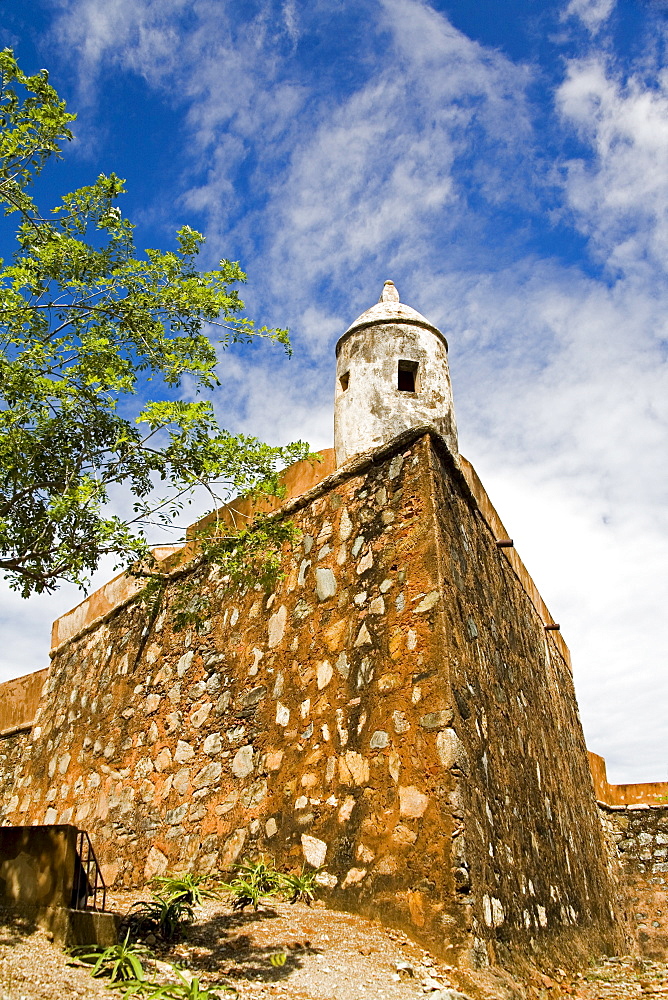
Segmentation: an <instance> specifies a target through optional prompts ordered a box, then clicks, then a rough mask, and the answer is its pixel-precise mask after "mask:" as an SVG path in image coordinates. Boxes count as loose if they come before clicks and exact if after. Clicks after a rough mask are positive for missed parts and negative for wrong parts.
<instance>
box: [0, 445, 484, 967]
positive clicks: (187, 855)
mask: <svg viewBox="0 0 668 1000" xmlns="http://www.w3.org/2000/svg"><path fill="white" fill-rule="evenodd" d="M428 447H429V445H428V439H424V440H423V441H422V442H418V443H416V444H415V445H414V446H413V447H412V448H409V449H408V450H407V451H406V453H405V454H404V453H400V454H397V455H394V456H392V457H388V459H387V460H386V461H385V462H384V463H382V464H380V465H378V466H374V465H371V468H370V470H369V471H368V472H367V473H366V474H364V475H360V476H354V477H353V478H351V479H349V480H347V481H346V482H345V483H344V484H342V486H341V488H340V489H337V490H336V491H334V492H330V493H328V494H326V495H324V496H322V497H321V498H319V499H317V500H315V501H314V502H312V503H311V504H309V506H308V507H307V508H305V509H304V510H302V511H300V512H298V513H297V514H296V515H295V521H296V523H297V524H298V526H299V527H300V528H301V530H302V533H303V535H302V540H301V542H300V543H299V544H298V545H296V546H295V548H294V550H293V551H291V552H290V553H289V554H288V555H287V556H286V566H285V569H286V575H285V578H284V579H283V580H282V582H281V583H280V584H279V585H278V586H277V588H276V589H275V591H274V592H273V593H271V594H267V593H264V592H262V591H258V590H253V589H250V590H248V591H247V592H243V593H230V592H229V589H228V587H227V586H226V584H225V582H224V581H221V580H219V579H218V575H217V570H216V569H213V570H212V571H211V572H210V573H208V575H207V578H206V579H205V580H203V581H201V582H199V583H198V584H197V586H198V587H200V586H201V587H203V588H204V590H205V592H206V593H207V594H208V597H209V601H210V615H209V616H208V620H207V621H206V622H205V623H204V626H203V628H202V630H201V631H200V633H199V634H198V633H197V632H196V631H195V630H194V629H193V630H188V631H186V632H181V633H178V632H175V631H174V630H173V628H172V627H171V613H170V607H171V606H172V602H173V599H174V596H175V595H174V594H173V593H172V594H169V595H168V597H167V602H166V607H165V609H164V610H163V611H162V612H161V613H160V615H159V616H158V618H157V620H156V622H155V623H154V626H153V629H152V631H151V634H150V635H149V636H148V637H143V635H142V631H143V629H144V626H145V623H146V615H145V612H144V610H143V608H142V607H141V606H140V605H138V604H129V605H127V606H125V607H123V608H121V609H120V610H119V613H118V615H117V616H116V617H114V618H112V619H109V620H108V621H106V622H104V623H103V624H102V625H101V626H100V627H98V628H96V629H93V630H92V631H90V632H88V633H87V634H84V635H83V636H81V637H80V638H78V639H75V640H74V641H72V642H71V643H69V644H66V645H64V646H62V647H61V648H60V650H59V652H58V653H57V655H56V656H55V658H54V660H53V663H52V668H51V673H50V676H49V683H48V688H47V692H46V696H45V698H44V701H43V704H42V707H41V711H40V715H39V718H38V720H37V725H36V727H35V729H34V730H33V734H32V743H31V744H30V745H29V746H28V747H27V748H26V751H25V753H24V755H23V764H22V768H21V771H20V774H19V776H18V780H17V782H16V787H15V789H14V792H15V797H14V803H13V804H14V806H15V809H14V812H13V814H12V819H13V822H17V823H26V822H28V823H29V822H32V823H42V822H45V823H50V822H58V823H68V822H73V823H75V824H77V825H79V826H85V827H86V828H87V829H88V830H89V832H90V834H91V837H92V839H93V843H94V844H95V847H96V851H97V853H98V855H99V857H100V859H101V861H102V863H103V866H104V870H105V873H106V875H107V877H108V879H109V880H110V881H116V882H118V883H123V884H127V885H130V884H136V883H138V882H142V881H143V880H144V879H145V878H146V877H147V876H150V875H152V874H154V873H156V872H159V871H162V870H164V869H166V868H167V867H172V868H173V867H178V866H183V865H192V866H195V867H197V868H199V869H207V868H214V867H216V866H227V865H229V864H230V863H231V862H233V861H234V860H235V859H237V858H238V857H240V856H241V855H243V854H246V853H248V852H250V851H252V850H253V849H255V848H260V849H263V850H266V851H268V852H269V853H271V854H272V855H273V856H275V857H276V858H277V859H280V860H282V861H288V862H290V861H292V862H293V863H294V864H295V865H296V866H298V865H300V864H301V862H302V860H303V859H306V860H307V861H308V862H310V863H311V864H313V865H315V866H322V867H323V868H324V873H325V874H324V876H323V877H324V880H325V882H326V883H327V884H328V885H329V886H330V887H331V888H332V889H334V887H335V889H336V898H337V901H338V902H339V903H340V905H342V906H351V907H353V908H355V909H362V910H367V911H373V912H379V911H380V910H381V909H382V910H383V912H384V915H385V917H386V919H389V920H391V921H394V922H396V923H398V924H403V925H406V926H411V927H412V928H413V929H415V928H416V927H417V928H418V931H420V932H421V933H422V934H423V936H424V937H425V938H429V940H432V939H436V938H438V941H439V942H440V943H441V946H442V941H443V936H444V935H443V926H442V924H440V925H439V924H438V923H437V922H436V916H438V917H439V918H440V917H441V916H444V914H446V912H447V911H448V908H449V909H450V910H451V911H452V912H451V913H449V914H448V916H449V919H448V922H447V923H448V926H447V930H448V943H449V947H452V948H453V949H456V948H458V947H460V946H462V944H463V941H464V939H465V937H466V928H465V926H464V925H463V924H462V918H461V916H460V909H461V908H460V907H459V906H458V904H457V900H456V897H455V896H454V895H453V892H452V879H453V876H452V873H451V871H450V865H449V834H450V826H451V823H450V819H449V806H448V802H447V798H446V799H444V800H441V799H439V798H438V795H439V794H440V789H441V788H442V787H444V788H445V790H446V791H449V790H451V786H454V782H453V779H452V778H451V777H450V775H449V772H448V771H447V769H444V767H443V765H442V764H441V761H440V756H439V752H440V751H439V744H438V737H439V733H440V732H441V731H442V730H443V729H444V728H445V727H446V726H447V718H449V716H448V715H447V713H446V712H445V711H444V710H445V709H446V706H447V699H446V695H445V688H444V686H443V685H442V684H440V683H438V682H436V681H429V682H428V683H426V684H423V685H422V690H421V692H417V691H416V690H415V685H414V683H413V679H414V677H416V676H419V675H420V674H421V673H422V672H426V673H427V674H428V675H429V676H431V677H434V678H436V677H437V672H438V661H439V651H438V647H437V645H436V644H435V643H434V641H433V634H432V633H433V622H434V617H435V610H434V609H435V604H436V599H437V597H438V594H437V592H436V589H435V588H436V582H435V581H436V577H435V574H436V551H435V546H434V535H433V524H432V522H431V520H430V519H429V518H428V517H427V516H426V514H427V510H428V505H429V499H428V489H429V475H430V472H429V465H428V462H427V460H426V457H425V456H426V454H427V452H428ZM423 884H424V885H427V884H429V886H430V887H431V890H432V892H431V896H432V897H433V900H434V902H433V904H432V903H428V902H427V901H426V898H423V893H422V892H421V890H420V886H422V885H423Z"/></svg>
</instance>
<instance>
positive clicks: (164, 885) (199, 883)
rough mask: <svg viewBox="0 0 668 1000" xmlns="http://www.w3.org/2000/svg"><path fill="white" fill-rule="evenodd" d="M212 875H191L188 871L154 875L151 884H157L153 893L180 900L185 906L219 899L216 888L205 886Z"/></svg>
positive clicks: (172, 900) (163, 897) (169, 899)
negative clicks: (156, 888)
mask: <svg viewBox="0 0 668 1000" xmlns="http://www.w3.org/2000/svg"><path fill="white" fill-rule="evenodd" d="M213 878H214V876H213V875H192V874H191V873H190V872H175V873H174V874H173V875H156V876H155V878H152V879H151V884H152V885H156V886H158V890H157V892H156V893H155V895H156V896H159V897H160V898H161V899H166V900H168V901H169V902H181V903H185V904H186V905H187V906H201V904H202V903H203V902H204V900H205V899H220V893H219V892H218V890H217V889H214V888H207V886H206V883H207V882H211V881H212V879H213Z"/></svg>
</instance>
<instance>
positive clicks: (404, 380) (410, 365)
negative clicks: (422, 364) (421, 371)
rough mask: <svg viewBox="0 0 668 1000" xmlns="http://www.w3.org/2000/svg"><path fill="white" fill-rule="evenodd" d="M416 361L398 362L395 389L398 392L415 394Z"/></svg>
mask: <svg viewBox="0 0 668 1000" xmlns="http://www.w3.org/2000/svg"><path fill="white" fill-rule="evenodd" d="M417 373H418V362H417V361H400V362H399V367H398V370H397V389H398V390H399V392H417Z"/></svg>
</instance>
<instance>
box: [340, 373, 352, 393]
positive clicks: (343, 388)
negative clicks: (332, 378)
mask: <svg viewBox="0 0 668 1000" xmlns="http://www.w3.org/2000/svg"><path fill="white" fill-rule="evenodd" d="M349 382H350V372H344V373H343V375H342V376H341V377H340V379H339V385H340V386H341V392H345V391H346V389H347V388H348V383H349Z"/></svg>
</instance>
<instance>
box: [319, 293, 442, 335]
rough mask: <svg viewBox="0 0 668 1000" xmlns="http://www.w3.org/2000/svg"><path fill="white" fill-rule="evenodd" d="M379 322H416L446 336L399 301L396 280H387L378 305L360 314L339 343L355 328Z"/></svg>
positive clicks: (362, 327)
mask: <svg viewBox="0 0 668 1000" xmlns="http://www.w3.org/2000/svg"><path fill="white" fill-rule="evenodd" d="M379 323H414V324H415V325H416V326H423V327H426V328H427V329H428V330H433V332H434V333H435V334H437V335H438V336H439V337H441V338H442V339H443V341H445V337H444V336H443V334H442V333H441V331H440V330H439V329H438V327H436V326H434V324H433V323H430V322H429V320H428V319H427V318H426V317H425V316H423V315H422V313H419V312H418V311H417V309H412V308H411V307H410V306H407V305H404V303H403V302H400V301H399V292H398V291H397V289H396V287H395V284H394V282H393V281H386V282H385V284H384V285H383V290H382V292H381V293H380V299H379V300H378V302H377V303H376V305H375V306H371V308H370V309H367V310H366V312H363V313H362V315H361V316H358V317H357V319H356V320H355V322H354V323H351V324H350V326H349V327H348V329H347V330H346V332H345V333H344V334H343V335H342V336H341V337H340V339H339V343H341V341H342V340H343V339H344V338H345V337H347V336H348V335H349V334H351V333H352V332H353V331H354V330H363V329H364V328H365V327H367V326H375V325H376V324H379ZM337 346H338V345H337ZM445 346H446V348H447V346H448V345H447V341H445Z"/></svg>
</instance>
